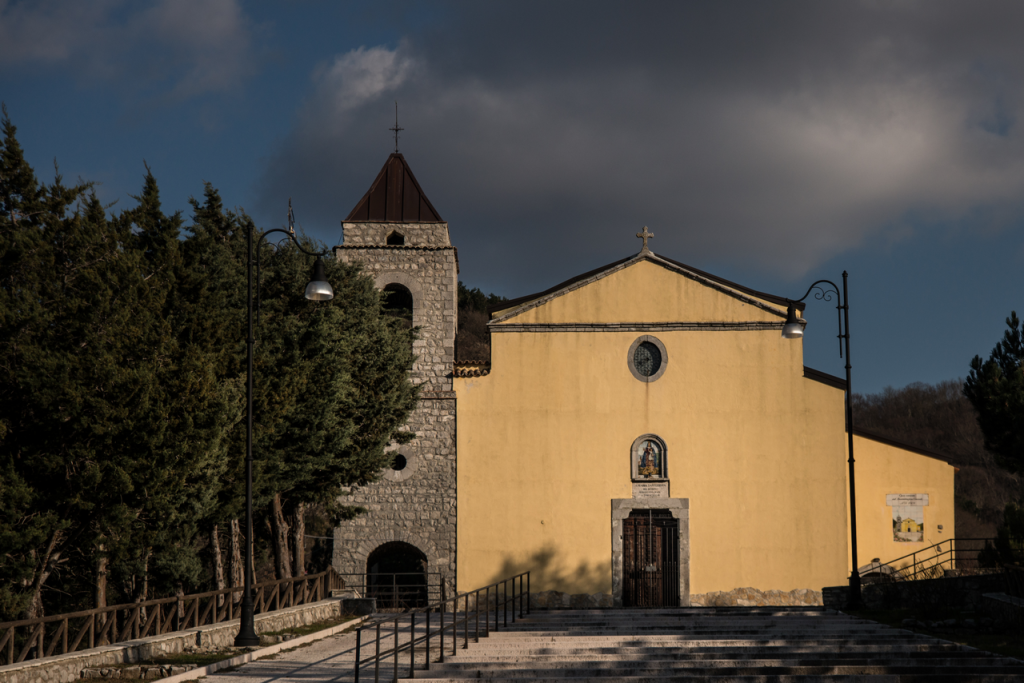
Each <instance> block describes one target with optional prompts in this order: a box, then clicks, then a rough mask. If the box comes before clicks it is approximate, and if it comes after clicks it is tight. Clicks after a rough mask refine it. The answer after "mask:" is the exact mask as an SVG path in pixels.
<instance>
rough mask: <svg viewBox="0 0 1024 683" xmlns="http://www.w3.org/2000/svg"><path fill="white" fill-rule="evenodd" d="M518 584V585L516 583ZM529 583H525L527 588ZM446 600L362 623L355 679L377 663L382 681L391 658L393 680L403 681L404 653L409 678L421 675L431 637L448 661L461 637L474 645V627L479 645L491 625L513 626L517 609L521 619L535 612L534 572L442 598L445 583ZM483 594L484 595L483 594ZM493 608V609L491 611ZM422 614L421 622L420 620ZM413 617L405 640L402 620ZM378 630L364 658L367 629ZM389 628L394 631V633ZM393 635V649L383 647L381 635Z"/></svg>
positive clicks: (464, 646)
mask: <svg viewBox="0 0 1024 683" xmlns="http://www.w3.org/2000/svg"><path fill="white" fill-rule="evenodd" d="M517 582H518V588H517V586H516V583H517ZM524 583H525V586H524ZM441 590H442V598H441V600H440V601H439V602H437V603H435V604H433V605H428V606H426V607H421V608H417V609H411V610H409V611H407V612H405V613H403V614H401V615H395V616H394V617H389V618H385V619H378V620H375V622H374V623H372V624H369V625H363V626H361V627H360V628H358V629H357V630H356V664H355V676H354V677H355V683H359V675H360V671H361V670H362V669H365V668H369V667H370V665H371V664H372V665H373V680H374V681H375V682H377V681H379V680H380V666H381V662H384V661H387V660H388V659H390V660H391V663H392V673H391V679H392V681H397V680H398V677H399V676H398V672H399V670H400V669H401V668H402V664H401V662H400V660H399V657H400V656H402V655H403V654H404V653H406V652H408V653H409V660H408V661H409V669H408V675H407V676H406V678H415V676H416V655H417V652H421V653H422V654H423V656H424V665H423V668H424V670H430V663H431V656H432V655H431V650H432V645H431V640H432V639H437V644H436V645H435V646H433V647H435V648H436V650H434V651H435V652H436V653H437V655H438V659H437V661H438V662H440V663H443V662H444V657H445V653H446V652H447V651H448V650H449V649H450V650H451V653H452V655H453V656H454V655H455V653H456V651H457V650H458V648H459V640H460V639H461V640H462V649H468V648H469V641H470V633H471V630H470V629H471V628H472V637H473V642H476V643H479V642H480V638H481V636H482V637H484V638H486V637H488V636H489V635H490V633H491V629H492V619H491V617H492V614H493V629H494V630H495V631H498V630H501V629H502V628H503V627H505V626H508V624H509V620H510V619H511V622H512V623H513V624H514V623H515V621H516V611H517V609H518V612H519V618H520V619H522V618H523V616H524V610H525V614H529V613H530V572H524V573H522V574H517V575H515V576H512V577H509V578H507V579H503V580H501V581H498V582H497V583H492V584H491V585H489V586H484V587H483V588H477V589H475V590H472V591H469V592H467V593H461V594H458V595H455V596H453V597H451V598H447V597H444V596H443V593H444V586H443V584H442V587H441ZM481 596H482V597H481ZM460 603H461V604H462V611H461V613H460V612H459V604H460ZM492 607H493V609H492ZM481 614H482V615H483V624H482V625H483V630H482V631H481V619H480V617H481ZM420 615H422V622H420V621H418V620H419V619H420ZM431 615H435V619H436V622H435V624H433V625H432V624H431ZM404 619H408V620H409V624H408V627H409V639H408V640H407V641H405V642H400V640H399V622H400V621H402V620H404ZM460 626H461V627H462V636H461V638H460V636H459V627H460ZM418 627H422V629H423V634H422V635H417V634H416V632H417V628H418ZM364 631H370V632H371V633H373V635H372V638H373V641H374V645H373V651H374V654H373V656H372V657H368V658H363V657H362V649H363V646H364V644H365V645H367V646H368V645H369V644H370V641H369V639H366V642H365V643H364V642H363V632H364ZM389 631H390V633H389ZM448 632H450V633H451V636H450V638H451V646H450V648H449V646H448V645H446V644H445V640H446V634H447V633H448ZM389 637H390V638H393V639H394V642H393V643H392V645H391V647H386V648H385V649H384V650H383V651H381V639H382V638H384V639H387V638H389Z"/></svg>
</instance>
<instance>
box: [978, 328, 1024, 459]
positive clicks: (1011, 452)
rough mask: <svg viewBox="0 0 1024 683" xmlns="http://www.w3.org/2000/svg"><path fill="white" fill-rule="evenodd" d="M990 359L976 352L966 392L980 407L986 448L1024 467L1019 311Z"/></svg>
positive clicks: (1023, 344)
mask: <svg viewBox="0 0 1024 683" xmlns="http://www.w3.org/2000/svg"><path fill="white" fill-rule="evenodd" d="M1006 325H1007V327H1008V328H1009V329H1008V330H1006V331H1005V332H1004V333H1003V339H1002V341H1000V342H998V343H997V344H996V346H995V348H994V349H992V353H991V354H990V355H989V359H988V360H987V361H982V359H981V357H980V356H975V357H974V359H973V360H972V361H971V371H970V373H969V374H968V376H967V380H966V381H965V382H964V395H965V396H967V398H968V400H970V402H971V404H972V405H974V408H975V409H976V410H977V411H978V425H979V426H980V427H981V431H982V433H983V434H984V435H985V448H987V449H988V450H990V451H991V452H992V453H994V454H995V455H996V458H997V459H998V460H999V462H1000V464H1001V465H1002V466H1003V467H1005V468H1007V469H1009V470H1011V471H1014V472H1019V471H1022V470H1024V334H1022V330H1021V322H1020V319H1019V318H1018V317H1017V312H1016V311H1012V312H1011V313H1010V317H1009V318H1007V319H1006Z"/></svg>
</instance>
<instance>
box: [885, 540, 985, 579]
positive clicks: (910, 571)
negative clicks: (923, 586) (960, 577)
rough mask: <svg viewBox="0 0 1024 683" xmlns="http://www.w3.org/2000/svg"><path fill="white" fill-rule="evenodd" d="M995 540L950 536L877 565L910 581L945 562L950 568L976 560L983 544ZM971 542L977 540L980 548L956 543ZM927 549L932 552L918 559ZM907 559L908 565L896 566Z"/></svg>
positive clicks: (982, 548) (899, 577) (983, 546)
mask: <svg viewBox="0 0 1024 683" xmlns="http://www.w3.org/2000/svg"><path fill="white" fill-rule="evenodd" d="M995 540H996V539H994V538H950V539H947V540H945V541H939V542H938V543H933V544H932V545H930V546H928V547H927V548H921V549H920V550H915V551H913V552H911V553H907V554H906V555H903V556H902V557H897V558H896V559H894V560H889V561H888V562H881V563H879V565H880V566H889V567H892V568H893V569H894V570H895V572H896V575H897V576H898V580H901V581H910V580H913V579H916V578H917V577H918V576H919V575H921V574H922V573H924V572H926V571H929V570H930V569H932V568H934V567H942V566H943V565H944V564H945V563H946V562H948V563H949V565H950V566H949V568H950V569H955V568H957V566H958V565H959V564H961V563H964V562H970V561H977V556H978V554H979V553H981V552H982V551H983V550H984V549H985V544H986V543H990V542H992V543H994V542H995ZM973 542H979V543H981V544H982V545H981V547H980V548H977V549H974V548H970V549H969V548H958V547H957V544H958V543H973ZM943 546H948V548H947V549H945V550H944V549H943ZM929 551H934V552H933V553H932V555H930V556H928V557H925V558H924V559H918V556H919V555H925V554H926V553H928V552H929ZM968 553H971V554H973V555H974V557H973V558H972V557H967V556H966V555H967V554H968ZM908 559H909V560H911V562H910V564H909V565H908V566H906V567H902V568H898V567H896V563H897V562H902V561H904V560H908Z"/></svg>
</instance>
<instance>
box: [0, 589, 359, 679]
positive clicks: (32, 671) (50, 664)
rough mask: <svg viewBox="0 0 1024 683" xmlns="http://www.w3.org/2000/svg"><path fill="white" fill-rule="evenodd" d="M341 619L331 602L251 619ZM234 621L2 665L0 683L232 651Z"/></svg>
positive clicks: (272, 626)
mask: <svg viewBox="0 0 1024 683" xmlns="http://www.w3.org/2000/svg"><path fill="white" fill-rule="evenodd" d="M340 616H341V601H340V600H337V599H334V598H331V599H328V600H321V601H320V602H314V603H312V604H309V605H301V606H299V607H290V608H287V609H283V610H278V611H276V612H269V613H267V614H259V615H257V616H256V617H255V619H254V622H255V628H256V633H265V632H267V631H282V630H285V629H289V628H295V627H297V626H306V625H308V624H315V623H317V622H320V621H326V620H328V619H337V618H339V617H340ZM238 624H239V622H238V619H235V620H233V621H225V622H223V623H220V624H215V625H212V626H201V627H199V628H191V629H188V630H186V631H176V632H174V633H167V634H165V635H162V636H154V637H152V638H142V639H139V640H133V641H129V642H126V643H118V644H117V645H106V646H103V647H96V648H92V649H91V650H85V651H82V652H73V653H69V654H66V655H57V656H54V657H46V658H44V659H34V660H30V661H27V662H21V663H20V664H9V665H6V666H0V683H71V682H72V681H75V680H77V679H78V678H79V677H80V674H81V671H82V669H87V668H102V667H110V666H113V665H116V664H133V663H136V662H142V661H148V660H151V659H153V658H155V657H160V656H162V655H172V654H178V653H181V652H209V651H214V650H220V649H223V648H227V647H231V646H233V645H234V643H235V636H236V635H237V634H238Z"/></svg>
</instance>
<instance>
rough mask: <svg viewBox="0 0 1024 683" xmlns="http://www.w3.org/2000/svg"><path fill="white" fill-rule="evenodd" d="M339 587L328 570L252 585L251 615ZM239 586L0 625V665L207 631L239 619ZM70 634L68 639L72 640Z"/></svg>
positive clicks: (317, 596) (314, 598)
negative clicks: (201, 628) (204, 628)
mask: <svg viewBox="0 0 1024 683" xmlns="http://www.w3.org/2000/svg"><path fill="white" fill-rule="evenodd" d="M342 586H343V583H342V581H341V579H340V577H339V576H338V575H337V574H336V573H335V571H334V570H333V569H328V570H327V571H325V572H321V573H319V574H309V575H307V576H303V577H298V578H292V579H280V580H276V581H265V582H263V583H259V584H256V586H254V588H255V596H254V599H253V603H254V604H253V607H254V609H253V612H254V613H255V614H263V613H266V612H273V611H274V610H279V609H284V608H286V607H297V606H299V605H306V604H309V603H312V602H317V601H319V600H323V599H325V598H327V597H328V596H330V594H331V591H332V590H336V589H338V588H341V587H342ZM243 591H244V589H243V588H242V587H241V586H237V587H235V588H225V589H224V590H219V591H209V592H207V593H195V594H193V595H183V596H181V597H173V598H161V599H159V600H146V601H144V602H133V603H128V604H126V605H111V606H109V607H101V608H99V609H91V610H84V611H82V612H72V613H70V614H57V615H54V616H51V617H43V618H41V619H23V620H21V621H7V622H3V623H0V634H2V635H0V663H4V664H15V663H17V662H23V661H25V660H26V659H41V658H43V657H52V656H54V655H58V654H67V653H69V652H78V651H81V650H86V649H89V648H93V647H98V646H102V645H113V644H115V643H123V642H125V641H129V640H136V639H139V638H148V637H150V636H159V635H163V634H166V633H173V632H174V631H184V630H186V629H189V628H196V627H199V626H209V625H212V624H219V623H221V622H225V621H230V620H232V619H236V618H238V617H239V616H240V615H239V613H240V611H241V599H242V593H243ZM72 634H73V635H72Z"/></svg>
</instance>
